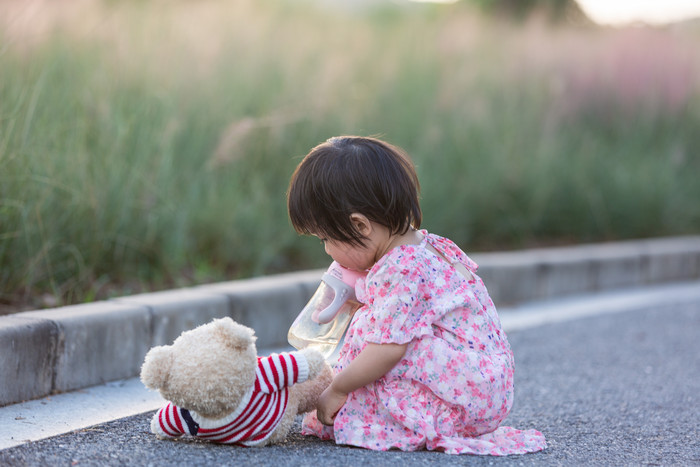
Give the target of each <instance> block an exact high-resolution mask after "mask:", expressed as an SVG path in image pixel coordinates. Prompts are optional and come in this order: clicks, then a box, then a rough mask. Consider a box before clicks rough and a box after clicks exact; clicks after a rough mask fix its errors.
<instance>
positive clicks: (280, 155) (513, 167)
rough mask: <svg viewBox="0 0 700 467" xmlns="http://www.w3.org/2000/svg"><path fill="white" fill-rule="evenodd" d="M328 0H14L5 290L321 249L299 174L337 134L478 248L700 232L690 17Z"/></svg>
mask: <svg viewBox="0 0 700 467" xmlns="http://www.w3.org/2000/svg"><path fill="white" fill-rule="evenodd" d="M322 5H326V6H314V4H313V3H308V2H284V1H281V0H277V1H274V0H268V1H245V0H240V1H236V2H225V1H198V2H161V1H155V2H138V1H126V2H110V1H106V0H105V1H103V2H94V1H81V0H75V1H72V2H50V1H45V2H40V1H28V2H8V1H6V0H3V1H0V265H1V269H0V307H2V309H4V310H9V311H13V310H17V309H21V308H27V307H29V308H34V307H41V306H54V305H60V304H67V303H76V302H83V301H90V300H95V299H101V298H105V297H109V296H114V295H118V294H128V293H133V292H136V291H142V290H153V289H160V288H167V287H176V286H184V285H188V284H194V283H201V282H207V281H217V280H227V279H233V278H239V277H246V276H251V275H259V274H269V273H274V272H280V271H287V270H293V269H300V268H308V267H321V266H323V265H325V264H327V263H328V262H329V259H328V258H327V257H325V255H324V253H323V248H322V247H321V246H320V245H319V244H318V242H317V241H314V240H312V239H309V238H303V237H299V236H297V234H296V233H295V232H294V231H293V230H292V228H291V226H290V224H289V222H288V220H287V216H286V206H285V191H286V188H287V183H288V178H289V176H290V174H291V172H292V171H293V169H294V166H295V165H296V164H297V163H298V161H299V160H300V157H302V156H303V155H304V154H305V153H306V152H307V151H308V149H310V148H311V147H312V146H314V145H315V144H317V143H319V142H321V141H323V140H325V139H326V138H328V137H330V136H332V135H336V134H362V135H380V136H382V137H384V138H385V139H387V140H389V141H391V142H393V143H395V144H397V145H399V146H402V147H404V148H405V149H406V150H407V151H408V152H409V153H410V154H411V155H412V157H413V158H414V160H415V162H416V164H417V166H418V171H419V176H420V178H421V183H422V197H423V210H424V224H423V226H424V227H426V228H428V229H429V230H431V231H433V232H435V233H439V234H442V235H445V236H448V237H451V238H452V239H454V240H455V241H456V242H458V243H459V244H460V245H461V246H462V247H463V248H464V249H465V250H467V251H472V252H473V251H478V250H492V249H514V248H522V247H526V246H531V245H548V244H561V243H575V242H594V241H605V240H614V239H626V238H643V237H652V236H665V235H679V234H690V233H698V232H700V202H699V201H700V183H699V182H698V174H700V132H699V131H698V128H700V55H698V54H697V43H698V39H700V30H699V28H698V27H697V25H692V24H688V25H684V26H682V27H681V26H676V27H672V28H666V29H646V28H633V29H625V30H611V29H594V28H591V27H588V28H582V27H578V28H576V27H563V26H552V25H547V24H544V23H542V22H539V21H536V20H532V21H526V22H524V23H521V24H517V25H513V24H507V23H505V22H501V21H496V20H489V19H486V18H484V17H482V16H479V15H477V14H475V13H474V12H473V11H471V10H469V9H468V8H467V7H466V6H464V5H462V4H455V5H413V6H411V7H406V6H403V7H402V6H398V5H395V4H388V5H386V6H384V7H381V8H375V9H373V10H347V9H337V8H335V9H334V8H331V7H329V6H327V5H328V4H327V3H324V4H322Z"/></svg>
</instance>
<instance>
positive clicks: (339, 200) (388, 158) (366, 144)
mask: <svg viewBox="0 0 700 467" xmlns="http://www.w3.org/2000/svg"><path fill="white" fill-rule="evenodd" d="M419 191H420V185H419V183H418V176H417V175H416V171H415V167H414V165H413V163H412V162H411V160H410V158H409V157H408V155H406V153H405V152H404V151H403V150H402V149H400V148H398V147H396V146H393V145H391V144H389V143H386V142H384V141H381V140H378V139H375V138H366V137H359V136H338V137H334V138H330V139H329V140H327V141H326V142H325V143H321V144H319V145H318V146H316V147H315V148H313V149H312V150H311V152H309V154H307V155H306V157H305V158H304V160H302V161H301V163H300V164H299V166H297V168H296V170H295V171H294V174H293V175H292V179H291V181H290V183H289V191H288V193H287V209H288V210H289V218H290V220H291V221H292V225H293V226H294V228H295V229H296V231H297V232H299V233H301V234H305V235H309V234H313V235H316V236H318V237H322V238H328V239H331V240H335V241H340V242H345V243H350V244H355V245H363V244H364V241H363V240H364V238H363V236H362V235H361V234H360V233H359V232H358V231H357V230H356V229H355V228H354V226H353V224H352V222H351V219H350V215H351V214H352V213H360V214H363V215H365V216H366V217H367V218H368V219H369V220H370V221H373V222H376V223H378V224H380V225H383V226H385V227H387V228H388V229H389V230H390V232H391V233H392V234H403V233H406V232H407V231H408V229H409V228H411V227H413V228H418V227H420V223H421V218H422V214H421V210H420V204H419V202H418V195H419Z"/></svg>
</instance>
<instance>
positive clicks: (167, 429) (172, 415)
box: [151, 403, 186, 438]
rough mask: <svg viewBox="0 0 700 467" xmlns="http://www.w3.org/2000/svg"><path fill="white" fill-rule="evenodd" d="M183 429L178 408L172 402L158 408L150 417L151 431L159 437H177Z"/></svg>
mask: <svg viewBox="0 0 700 467" xmlns="http://www.w3.org/2000/svg"><path fill="white" fill-rule="evenodd" d="M185 429H186V425H185V423H184V420H183V418H182V415H181V413H180V409H179V408H178V407H177V406H175V405H174V404H172V403H168V405H166V406H165V407H162V408H161V409H160V410H158V411H157V412H156V413H155V415H153V418H152V419H151V432H152V433H153V434H155V435H156V436H157V437H159V438H177V437H178V436H181V435H182V434H184V433H185Z"/></svg>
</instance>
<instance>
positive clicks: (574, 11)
mask: <svg viewBox="0 0 700 467" xmlns="http://www.w3.org/2000/svg"><path fill="white" fill-rule="evenodd" d="M466 1H468V2H472V3H475V4H476V5H478V6H479V7H480V8H482V9H483V10H484V11H487V12H489V13H491V14H496V15H500V16H505V17H508V18H516V19H520V20H523V19H526V18H527V17H529V16H530V15H532V14H533V13H541V14H544V15H545V16H546V17H548V18H549V19H551V20H553V21H555V22H559V21H563V20H568V21H575V22H583V21H584V20H585V18H586V15H585V13H584V12H583V10H581V7H579V5H578V3H577V2H576V1H575V0H466Z"/></svg>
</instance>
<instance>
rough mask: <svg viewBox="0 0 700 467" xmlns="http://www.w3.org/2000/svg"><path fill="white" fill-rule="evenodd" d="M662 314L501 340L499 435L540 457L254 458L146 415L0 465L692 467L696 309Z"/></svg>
mask: <svg viewBox="0 0 700 467" xmlns="http://www.w3.org/2000/svg"><path fill="white" fill-rule="evenodd" d="M669 303H671V304H667V305H663V304H657V305H656V306H653V307H648V308H646V309H644V310H637V311H627V312H620V313H614V314H595V313H592V314H591V316H588V317H583V318H579V319H575V320H572V321H566V322H559V323H554V324H542V325H540V326H536V327H531V328H527V329H525V328H523V329H521V330H518V331H512V332H510V333H509V338H510V341H511V345H512V347H513V350H514V352H515V356H516V400H515V405H514V407H513V411H512V412H511V414H510V416H509V418H508V420H507V421H506V423H507V424H509V425H511V426H515V427H518V428H536V429H539V430H540V431H542V432H543V433H544V434H545V436H547V439H548V442H549V447H548V449H547V450H546V451H544V452H541V453H534V454H528V455H524V456H511V457H504V458H495V457H473V456H449V455H446V454H443V453H435V452H426V451H420V452H413V453H404V452H399V451H389V452H372V451H366V450H363V449H357V448H351V447H346V446H336V445H334V444H333V443H331V442H324V441H319V440H317V439H315V438H309V437H302V436H301V435H300V434H299V431H298V427H297V428H296V429H295V430H294V431H293V432H292V434H290V436H289V438H288V440H287V442H285V443H284V444H281V445H278V446H270V447H265V448H237V447H232V446H219V445H212V444H207V443H203V442H198V441H193V440H178V441H159V440H156V439H155V437H154V436H153V435H151V434H150V433H149V432H148V431H149V419H150V416H151V415H152V412H147V413H144V414H139V415H135V416H132V417H127V418H122V419H118V420H115V421H112V422H109V423H105V424H100V425H97V426H93V427H90V428H86V429H83V430H79V431H77V432H73V433H69V434H65V435H61V436H57V437H54V438H50V439H46V440H42V441H37V442H33V443H28V444H24V445H22V446H18V447H14V448H10V449H5V450H2V451H0V464H1V465H8V466H15V465H18V466H20V465H30V466H34V465H100V466H102V465H115V466H116V465H125V464H132V465H154V466H160V465H175V464H189V465H289V466H297V465H298V466H305V465H325V466H346V465H347V466H350V465H352V466H354V465H359V464H362V463H367V464H371V465H386V466H409V465H410V466H413V465H433V464H435V465H438V464H439V465H535V464H537V465H614V466H619V465H635V466H636V465H684V466H685V465H700V441H699V440H700V437H699V435H700V421H699V420H698V407H699V406H700V362H699V361H698V355H700V340H698V338H697V337H698V331H699V330H700V302H695V303H683V304H678V303H676V304H672V303H673V301H670V302H669ZM7 428H8V427H3V429H7Z"/></svg>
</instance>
